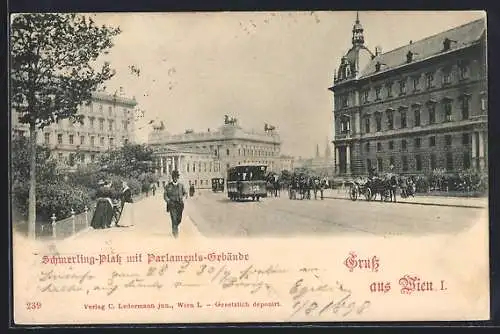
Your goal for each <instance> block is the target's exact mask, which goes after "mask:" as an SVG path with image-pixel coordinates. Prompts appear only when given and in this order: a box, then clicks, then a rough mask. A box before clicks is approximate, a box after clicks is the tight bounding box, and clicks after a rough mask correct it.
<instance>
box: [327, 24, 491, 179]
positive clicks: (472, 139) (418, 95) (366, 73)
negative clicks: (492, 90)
mask: <svg viewBox="0 0 500 334" xmlns="http://www.w3.org/2000/svg"><path fill="white" fill-rule="evenodd" d="M487 87H488V86H487V63H486V22H485V19H480V20H476V21H473V22H470V23H467V24H464V25H462V26H459V27H456V28H453V29H451V30H448V31H445V32H441V33H439V34H436V35H433V36H430V37H427V38H425V39H422V40H419V41H410V42H409V43H408V44H406V45H403V46H401V47H399V48H397V49H394V50H392V51H389V52H385V53H383V52H382V51H381V48H380V47H377V48H375V50H374V52H371V51H370V50H369V49H368V48H367V47H366V46H365V41H364V35H363V27H362V25H361V23H360V20H359V16H358V17H357V18H356V22H355V24H354V26H353V30H352V47H351V49H350V50H349V51H348V52H347V53H346V54H345V56H344V57H342V59H341V61H340V67H339V69H338V72H336V73H335V76H334V83H333V86H332V87H330V88H329V89H330V90H331V91H332V92H333V93H334V111H333V113H334V119H335V123H334V133H335V138H334V146H335V169H336V174H337V175H341V176H345V175H361V174H366V173H367V171H368V169H370V168H372V167H375V168H376V169H377V170H378V171H379V172H384V171H387V170H388V168H389V167H390V166H391V165H392V166H394V170H395V171H396V172H398V173H402V174H404V173H411V174H421V173H428V172H430V171H432V170H434V169H437V168H440V169H441V168H442V169H446V170H447V171H450V172H455V171H459V170H463V169H469V168H478V169H482V168H486V166H487V152H488V143H487V138H488V136H487V118H488V110H487V109H488V104H487V95H488V90H487Z"/></svg>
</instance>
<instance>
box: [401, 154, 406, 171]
mask: <svg viewBox="0 0 500 334" xmlns="http://www.w3.org/2000/svg"><path fill="white" fill-rule="evenodd" d="M401 164H402V165H403V171H404V172H406V171H408V157H407V156H406V155H403V156H402V157H401Z"/></svg>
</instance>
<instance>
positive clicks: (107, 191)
mask: <svg viewBox="0 0 500 334" xmlns="http://www.w3.org/2000/svg"><path fill="white" fill-rule="evenodd" d="M103 183H104V182H100V184H101V187H100V188H99V189H98V190H97V194H96V197H97V204H96V208H95V211H94V215H93V216H92V221H91V222H90V226H92V227H93V228H95V229H98V228H107V227H110V226H111V221H112V220H113V203H112V200H111V199H112V197H113V191H112V190H111V183H107V184H104V185H103Z"/></svg>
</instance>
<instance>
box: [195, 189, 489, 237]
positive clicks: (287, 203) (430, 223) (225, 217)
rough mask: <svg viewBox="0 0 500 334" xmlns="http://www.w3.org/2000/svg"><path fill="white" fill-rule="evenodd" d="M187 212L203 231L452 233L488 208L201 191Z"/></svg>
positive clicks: (249, 233)
mask: <svg viewBox="0 0 500 334" xmlns="http://www.w3.org/2000/svg"><path fill="white" fill-rule="evenodd" d="M190 202H191V203H190V206H191V210H190V217H191V219H192V221H193V222H194V224H195V225H196V227H197V229H198V230H199V232H200V233H201V234H202V235H204V236H206V237H222V236H224V237H243V236H247V237H259V236H267V237H280V236H281V237H293V236H305V235H316V236H327V235H339V234H356V235H382V236H390V235H413V236H416V235H425V234H428V233H447V234H453V233H458V232H461V231H463V230H465V229H467V228H469V227H471V226H472V225H473V224H474V223H475V222H477V221H478V220H479V219H480V218H483V219H484V217H485V216H484V212H485V210H486V209H478V208H463V207H451V206H435V205H418V204H417V205H408V204H404V203H384V202H367V201H364V200H360V201H356V202H353V201H350V200H344V199H338V198H336V199H332V198H328V199H324V200H320V199H319V194H318V199H317V200H314V199H311V200H290V199H288V196H287V193H286V192H285V193H284V192H282V194H281V197H278V198H264V199H261V201H260V202H252V201H248V202H231V201H229V200H228V199H227V197H226V195H225V194H223V193H212V192H210V191H203V192H201V193H200V194H198V196H195V197H194V198H192V199H190Z"/></svg>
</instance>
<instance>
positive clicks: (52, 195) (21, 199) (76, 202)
mask: <svg viewBox="0 0 500 334" xmlns="http://www.w3.org/2000/svg"><path fill="white" fill-rule="evenodd" d="M13 192H14V194H13V198H12V204H13V209H15V210H16V211H17V213H19V214H20V215H21V216H22V217H27V214H28V212H27V211H28V192H29V183H28V182H25V183H17V184H15V185H14V189H13ZM91 195H92V190H91V189H89V188H86V187H82V186H75V185H71V184H68V183H66V182H62V181H56V182H44V183H40V184H38V185H37V189H36V196H37V202H36V210H37V221H46V222H48V221H49V220H50V217H51V216H52V214H55V215H56V217H57V220H61V219H64V218H67V217H69V216H70V215H71V209H73V210H75V213H77V214H78V213H81V212H83V211H84V208H85V206H87V207H89V206H90V205H91V203H92V198H91Z"/></svg>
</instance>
